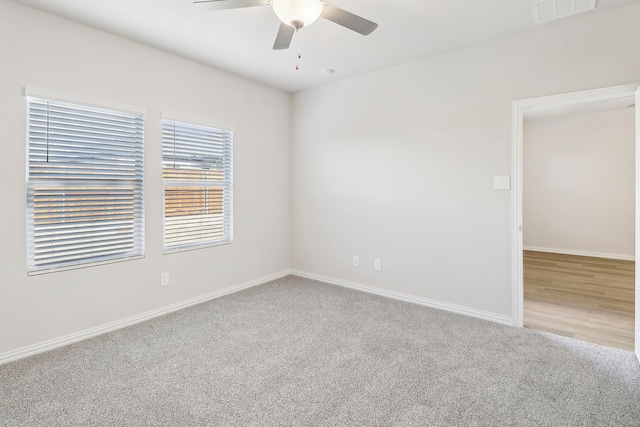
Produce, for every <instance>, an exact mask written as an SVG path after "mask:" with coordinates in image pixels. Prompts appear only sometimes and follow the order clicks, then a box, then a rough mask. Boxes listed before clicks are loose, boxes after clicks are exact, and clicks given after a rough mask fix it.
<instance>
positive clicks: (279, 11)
mask: <svg viewBox="0 0 640 427" xmlns="http://www.w3.org/2000/svg"><path fill="white" fill-rule="evenodd" d="M272 6H273V11H274V12H275V13H276V16H277V17H278V18H279V19H280V20H281V21H282V22H284V23H285V24H287V25H291V26H292V27H295V28H302V27H303V26H305V25H311V24H312V23H313V22H314V21H315V20H316V19H318V17H319V16H320V14H321V13H322V3H320V0H273V4H272ZM300 23H302V25H300Z"/></svg>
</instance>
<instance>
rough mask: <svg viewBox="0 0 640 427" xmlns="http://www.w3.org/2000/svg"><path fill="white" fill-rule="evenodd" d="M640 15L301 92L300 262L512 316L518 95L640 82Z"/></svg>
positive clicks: (345, 277) (610, 17)
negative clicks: (498, 185) (356, 263)
mask: <svg viewBox="0 0 640 427" xmlns="http://www.w3.org/2000/svg"><path fill="white" fill-rule="evenodd" d="M639 19H640V4H638V3H635V4H632V5H629V6H625V7H621V8H618V9H614V10H611V11H608V12H603V13H600V14H585V15H583V16H582V17H578V18H575V19H571V20H564V21H562V22H558V23H551V24H547V25H542V26H540V27H538V28H537V29H536V30H534V31H531V32H527V33H523V34H519V35H514V36H511V37H506V38H502V39H499V40H495V41H492V42H489V43H484V44H480V45H475V46H472V47H468V48H465V49H462V50H458V51H455V52H449V53H443V54H441V55H438V56H434V57H430V58H426V59H423V60H419V61H415V62H412V63H408V64H404V65H401V66H397V67H393V68H389V69H385V70H382V71H378V72H374V73H371V74H368V75H364V76H361V77H358V78H354V79H350V80H345V81H341V82H336V83H334V84H331V85H327V86H324V87H320V88H316V89H311V90H307V91H304V92H301V93H298V94H296V95H295V96H294V97H293V99H292V181H291V185H292V206H293V214H292V215H293V217H292V220H293V230H292V236H293V247H292V257H293V267H294V268H295V269H297V270H301V271H304V272H308V273H313V274H316V275H319V276H324V277H331V278H336V279H339V280H341V281H347V282H354V283H359V284H363V285H366V286H370V287H375V288H378V289H382V290H384V291H391V292H397V293H402V294H406V295H411V296H415V297H418V298H421V299H423V300H427V301H431V302H434V301H435V302H441V303H446V304H449V305H450V306H453V307H463V308H471V309H473V310H478V311H479V312H480V313H490V314H495V315H499V316H505V317H510V316H511V286H512V284H511V262H512V260H511V229H512V224H511V213H512V200H511V197H512V193H511V192H510V191H494V190H493V177H494V176H496V175H510V174H511V166H512V152H511V103H512V101H514V100H518V99H527V98H533V97H538V96H545V95H552V94H558V93H565V92H573V91H579V90H585V89H592V88H598V87H607V86H613V85H620V84H627V83H632V82H636V81H640V56H639V55H636V54H634V52H637V49H638V46H640V26H638V21H639ZM339 71H340V70H337V72H338V73H339ZM353 254H358V255H360V267H353V266H352V265H351V263H352V255H353ZM375 257H379V258H381V260H382V271H380V272H378V271H374V269H373V263H374V261H373V260H374V258H375Z"/></svg>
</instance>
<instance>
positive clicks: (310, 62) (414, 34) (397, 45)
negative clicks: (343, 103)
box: [14, 0, 640, 92]
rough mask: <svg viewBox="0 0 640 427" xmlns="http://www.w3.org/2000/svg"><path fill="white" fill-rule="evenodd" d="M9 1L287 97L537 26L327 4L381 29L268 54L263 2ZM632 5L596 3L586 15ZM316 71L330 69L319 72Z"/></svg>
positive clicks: (477, 12)
mask: <svg viewBox="0 0 640 427" xmlns="http://www.w3.org/2000/svg"><path fill="white" fill-rule="evenodd" d="M14 1H15V2H17V3H22V4H24V5H28V6H32V7H35V8H38V9H41V10H44V11H47V12H50V13H53V14H56V15H59V16H63V17H66V18H69V19H72V20H74V21H78V22H81V23H84V24H86V25H89V26H91V27H95V28H99V29H102V30H104V31H107V32H110V33H113V34H117V35H120V36H123V37H126V38H128V39H131V40H135V41H139V42H141V43H145V44H147V45H150V46H153V47H156V48H159V49H162V50H164V51H167V52H171V53H175V54H177V55H180V56H182V57H185V58H189V59H192V60H195V61H197V62H200V63H202V64H206V65H210V66H212V67H215V68H218V69H221V70H225V71H228V72H230V73H233V74H237V75H240V76H243V77H246V78H248V79H251V80H254V81H257V82H260V83H263V84H266V85H268V86H272V87H274V88H277V89H281V90H284V91H287V92H296V91H299V90H303V89H306V88H310V87H314V86H318V85H321V84H324V83H327V82H330V81H335V80H337V79H343V78H347V77H352V76H356V75H359V74H364V73H367V72H370V71H374V70H378V69H381V68H385V67H389V66H392V65H396V64H401V63H404V62H408V61H411V60H414V59H418V58H422V57H426V56H429V55H434V54H436V53H439V52H443V51H447V50H453V49H457V48H460V47H463V46H467V45H470V44H473V43H478V42H483V41H488V40H491V39H495V38H498V37H503V36H506V35H509V34H514V33H518V32H523V31H528V30H531V29H533V28H534V27H535V25H534V22H533V13H532V3H533V2H534V0H482V1H479V0H331V1H330V2H329V3H331V4H333V5H335V6H338V7H340V8H342V9H345V10H347V11H349V12H352V13H355V14H357V15H360V16H362V17H364V18H367V19H369V20H371V21H374V22H377V23H378V24H379V26H378V28H377V29H376V30H375V31H374V32H373V33H372V34H370V35H369V36H366V37H365V36H362V35H360V34H357V33H355V32H352V31H350V30H347V29H345V28H343V27H341V26H339V25H337V24H334V23H332V22H329V21H326V20H323V19H322V18H321V19H319V20H318V21H317V22H315V23H313V24H312V25H310V26H308V27H305V28H303V29H301V30H300V32H299V33H298V34H296V35H295V36H294V39H293V42H292V43H291V47H290V48H289V50H285V51H274V50H272V46H273V41H274V39H275V36H276V33H277V31H278V26H279V21H278V19H277V18H276V16H275V14H274V12H273V10H272V9H271V7H270V6H267V7H252V8H246V9H233V10H222V11H202V10H198V9H196V8H194V7H193V5H192V1H191V0H14ZM637 1H640V0H598V3H597V7H596V9H595V10H594V11H591V12H586V13H585V15H586V14H589V13H599V12H601V11H602V10H605V9H610V8H614V7H618V6H621V5H624V4H627V3H634V2H637ZM579 16H581V15H577V16H576V17H579ZM544 25H562V21H556V22H552V23H548V24H544ZM298 52H300V53H301V54H302V58H301V59H298V58H297V53H298ZM296 64H299V67H300V69H299V70H296V69H295V66H296ZM323 68H332V69H334V70H335V73H334V74H333V75H331V76H323V75H321V73H320V70H321V69H323Z"/></svg>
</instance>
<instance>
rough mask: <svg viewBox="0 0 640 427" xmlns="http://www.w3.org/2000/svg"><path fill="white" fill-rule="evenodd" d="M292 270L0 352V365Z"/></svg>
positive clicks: (215, 296)
mask: <svg viewBox="0 0 640 427" xmlns="http://www.w3.org/2000/svg"><path fill="white" fill-rule="evenodd" d="M291 273H292V272H291V270H283V271H281V272H279V273H274V274H271V275H269V276H264V277H261V278H259V279H255V280H250V281H248V282H244V283H240V284H239V285H235V286H231V287H229V288H225V289H222V290H220V291H216V292H211V293H208V294H205V295H201V296H199V297H195V298H191V299H188V300H185V301H180V302H178V303H175V304H171V305H168V306H165V307H160V308H157V309H155V310H151V311H147V312H144V313H140V314H137V315H135V316H131V317H127V318H125V319H121V320H116V321H115V322H110V323H106V324H104V325H101V326H97V327H95V328H90V329H85V330H84V331H80V332H75V333H73V334H69V335H65V336H63V337H59V338H54V339H51V340H48V341H44V342H41V343H38V344H33V345H29V346H27V347H22V348H19V349H17V350H13V351H9V352H7V353H2V354H0V365H2V364H4V363H9V362H12V361H14V360H18V359H22V358H25V357H29V356H33V355H35V354H38V353H44V352H45V351H49V350H53V349H55V348H58V347H63V346H65V345H68V344H72V343H74V342H78V341H82V340H86V339H88V338H93V337H95V336H97V335H102V334H104V333H107V332H111V331H115V330H117V329H122V328H126V327H127V326H131V325H135V324H136V323H140V322H144V321H146V320H149V319H153V318H154V317H159V316H162V315H165V314H168V313H171V312H174V311H178V310H182V309H183V308H187V307H191V306H192V305H196V304H200V303H203V302H206V301H209V300H212V299H215V298H220V297H222V296H225V295H229V294H232V293H235V292H239V291H241V290H243V289H247V288H251V287H253V286H257V285H261V284H263V283H266V282H270V281H272V280H276V279H279V278H281V277H284V276H288V275H289V274H291Z"/></svg>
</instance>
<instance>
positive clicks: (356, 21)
mask: <svg viewBox="0 0 640 427" xmlns="http://www.w3.org/2000/svg"><path fill="white" fill-rule="evenodd" d="M320 16H322V17H323V18H324V19H328V20H329V21H331V22H335V23H336V24H338V25H342V26H343V27H345V28H348V29H350V30H353V31H355V32H356V33H360V34H362V35H364V36H366V35H369V34H371V32H372V31H373V30H375V29H376V28H378V24H376V23H375V22H371V21H369V20H368V19H364V18H362V17H360V16H358V15H354V14H353V13H351V12H347V11H346V10H342V9H340V8H339V7H336V6H333V5H330V4H326V3H325V6H324V8H323V9H322V14H321V15H320Z"/></svg>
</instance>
